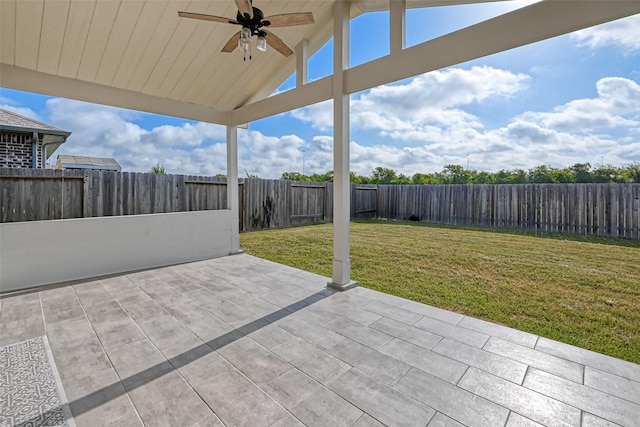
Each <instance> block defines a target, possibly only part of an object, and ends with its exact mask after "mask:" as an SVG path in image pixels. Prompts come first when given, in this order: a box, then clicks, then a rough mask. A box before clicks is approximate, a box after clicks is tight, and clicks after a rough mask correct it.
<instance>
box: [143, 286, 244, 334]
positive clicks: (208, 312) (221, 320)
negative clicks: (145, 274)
mask: <svg viewBox="0 0 640 427" xmlns="http://www.w3.org/2000/svg"><path fill="white" fill-rule="evenodd" d="M185 279H186V280H188V279H187V278H185ZM161 282H162V283H163V284H164V285H166V286H168V287H169V288H171V290H172V291H173V292H175V293H176V294H178V295H180V296H181V297H182V298H183V299H184V300H185V302H188V303H189V304H194V305H195V306H197V307H198V308H200V309H201V310H203V311H205V312H206V313H207V314H208V315H210V316H213V317H215V318H216V319H218V320H219V321H220V322H222V323H224V324H225V325H227V326H229V328H230V329H238V328H236V327H235V326H233V325H232V324H230V323H229V322H227V321H226V320H224V319H222V318H220V317H219V316H216V314H215V313H212V312H211V311H210V310H209V309H207V307H205V306H203V305H202V304H200V301H198V300H195V299H193V298H191V297H189V296H188V295H186V294H184V293H183V292H180V291H179V290H177V289H175V288H174V287H173V286H172V285H171V284H170V283H168V282H166V281H164V280H161ZM139 289H140V290H141V291H142V292H144V293H145V294H147V295H148V296H149V298H151V299H152V300H153V301H156V302H157V303H158V304H159V305H160V306H161V307H162V308H163V310H165V311H166V312H168V313H169V314H170V315H171V316H172V317H173V318H174V319H176V320H177V321H178V322H180V324H181V325H183V326H184V327H185V328H187V329H188V330H189V331H190V332H191V333H192V334H194V335H196V336H198V335H197V334H196V332H195V331H193V330H192V329H191V328H190V327H189V325H186V324H185V323H184V322H182V321H181V320H180V319H178V318H177V317H176V316H175V315H173V313H171V312H170V311H169V310H167V305H166V304H165V303H164V302H162V301H158V300H157V299H156V298H154V297H153V296H152V295H151V294H149V292H147V291H146V290H145V289H144V288H140V287H139ZM203 289H205V288H203Z"/></svg>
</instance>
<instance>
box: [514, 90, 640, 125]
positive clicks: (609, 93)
mask: <svg viewBox="0 0 640 427" xmlns="http://www.w3.org/2000/svg"><path fill="white" fill-rule="evenodd" d="M596 88H597V91H598V97H597V98H587V99H578V100H574V101H571V102H568V103H566V104H564V105H560V106H557V107H555V108H554V109H553V111H552V112H535V113H534V112H528V113H525V114H524V115H523V117H524V118H526V119H528V120H531V121H534V122H537V123H542V124H543V125H544V126H546V127H548V128H551V129H558V130H565V131H568V132H575V133H588V132H592V131H595V130H600V129H611V128H616V127H629V126H638V125H640V121H639V120H640V85H639V84H638V83H636V82H634V81H633V80H629V79H624V78H621V77H605V78H603V79H600V80H599V81H598V82H597V83H596Z"/></svg>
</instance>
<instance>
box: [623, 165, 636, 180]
mask: <svg viewBox="0 0 640 427" xmlns="http://www.w3.org/2000/svg"><path fill="white" fill-rule="evenodd" d="M622 176H623V177H624V180H625V182H640V162H636V163H633V164H631V165H629V166H628V167H626V168H624V170H623V171H622Z"/></svg>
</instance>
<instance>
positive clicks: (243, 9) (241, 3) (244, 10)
mask: <svg viewBox="0 0 640 427" xmlns="http://www.w3.org/2000/svg"><path fill="white" fill-rule="evenodd" d="M236 6H238V12H240V13H241V14H242V15H244V16H247V15H248V16H249V19H252V18H253V6H252V5H251V0H236Z"/></svg>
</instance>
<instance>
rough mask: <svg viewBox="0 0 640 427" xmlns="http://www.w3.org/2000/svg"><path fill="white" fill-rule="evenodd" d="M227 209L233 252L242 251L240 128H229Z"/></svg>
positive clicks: (231, 252)
mask: <svg viewBox="0 0 640 427" xmlns="http://www.w3.org/2000/svg"><path fill="white" fill-rule="evenodd" d="M227 209H229V210H230V211H231V251H230V254H238V253H242V251H241V250H240V226H239V221H240V220H239V218H240V208H239V203H238V128H237V127H235V126H227Z"/></svg>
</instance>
